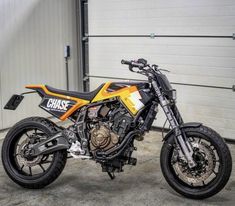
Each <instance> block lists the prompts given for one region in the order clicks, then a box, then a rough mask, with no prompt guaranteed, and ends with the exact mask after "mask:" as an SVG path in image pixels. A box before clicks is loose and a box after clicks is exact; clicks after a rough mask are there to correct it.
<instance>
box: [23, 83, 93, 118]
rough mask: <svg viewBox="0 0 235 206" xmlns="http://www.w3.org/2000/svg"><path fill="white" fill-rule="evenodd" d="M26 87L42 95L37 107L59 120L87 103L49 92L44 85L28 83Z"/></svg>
mask: <svg viewBox="0 0 235 206" xmlns="http://www.w3.org/2000/svg"><path fill="white" fill-rule="evenodd" d="M26 88H28V89H33V90H36V91H37V92H38V93H39V95H40V96H41V97H42V101H41V102H40V104H39V107H41V108H42V109H44V110H45V111H47V112H49V113H50V114H52V115H53V116H55V117H57V118H59V119H60V120H65V119H67V118H68V117H69V116H70V115H71V114H73V113H74V112H75V111H76V110H77V109H79V108H80V107H82V106H84V105H86V104H88V103H89V101H87V100H83V99H79V98H75V97H70V96H65V95H61V94H56V93H53V92H50V91H48V89H47V88H46V87H45V86H44V85H28V86H26Z"/></svg>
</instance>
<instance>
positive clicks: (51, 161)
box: [2, 117, 67, 189]
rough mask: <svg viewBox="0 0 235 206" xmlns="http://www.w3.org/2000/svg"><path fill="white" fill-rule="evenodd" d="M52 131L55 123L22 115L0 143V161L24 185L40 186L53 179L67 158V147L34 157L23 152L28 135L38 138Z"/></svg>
mask: <svg viewBox="0 0 235 206" xmlns="http://www.w3.org/2000/svg"><path fill="white" fill-rule="evenodd" d="M55 132H57V127H56V125H55V124H54V123H53V122H51V121H49V120H47V119H45V118H41V117H30V118H26V119H23V120H21V121H20V122H18V123H16V124H15V125H14V126H13V127H12V128H11V129H10V130H9V132H8V133H7V135H6V137H5V139H4V142H3V145H2V163H3V166H4V169H5V171H6V173H7V174H8V176H9V177H10V178H11V179H12V180H13V181H14V182H15V183H17V184H18V185H20V186H22V187H25V188H30V189H39V188H43V187H45V186H47V185H49V184H50V183H52V182H53V181H54V180H56V178H57V177H58V176H59V175H60V174H61V172H62V171H63V169H64V166H65V164H66V161H67V151H66V150H60V151H56V152H54V153H53V154H49V155H40V156H38V157H35V158H33V159H26V158H25V156H23V150H24V148H25V147H26V146H27V144H29V141H30V139H32V138H34V139H37V141H40V139H41V138H44V139H45V138H47V137H49V136H51V135H52V134H53V133H55ZM31 141H32V140H31Z"/></svg>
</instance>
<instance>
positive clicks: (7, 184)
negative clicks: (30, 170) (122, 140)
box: [0, 132, 235, 206]
mask: <svg viewBox="0 0 235 206" xmlns="http://www.w3.org/2000/svg"><path fill="white" fill-rule="evenodd" d="M1 144H2V141H0V146H1ZM161 145H162V143H161V136H160V134H159V133H157V132H150V133H149V134H147V135H146V137H145V140H144V141H143V142H137V144H136V146H137V147H138V151H137V152H135V154H134V156H136V157H137V158H138V163H137V166H125V167H124V172H123V173H119V174H117V176H116V179H115V180H112V181H111V180H110V178H109V177H108V175H107V174H106V173H102V172H101V168H100V166H99V164H96V163H95V162H93V161H90V160H75V159H69V160H68V163H67V165H66V167H65V169H64V171H63V173H62V175H61V176H60V177H59V178H58V179H57V180H56V181H55V182H54V183H53V184H51V185H50V186H48V187H46V188H44V189H41V190H28V189H23V188H21V187H19V186H18V185H16V184H14V183H13V182H12V181H11V180H10V179H9V178H8V177H7V175H6V173H5V172H4V170H3V167H2V164H0V182H1V187H0V205H1V206H3V205H4V206H12V205H19V206H29V205H34V206H45V205H47V206H50V205H53V206H54V205H56V206H62V205H63V206H70V205H71V206H77V205H87V206H88V205H96V206H99V205H100V206H106V205H108V206H110V205H126V206H127V205H153V206H156V205H234V202H235V172H234V171H233V172H232V176H231V178H230V180H229V183H228V184H227V186H226V187H225V189H223V190H222V191H221V192H220V193H219V194H217V195H216V196H214V197H211V198H209V199H206V200H202V201H196V200H190V199H186V198H184V197H182V196H180V195H178V194H177V193H176V192H174V191H173V190H172V189H171V188H170V187H169V186H168V185H167V183H166V181H165V179H164V178H163V176H162V173H161V169H160V163H159V153H160V149H161ZM230 149H231V151H232V155H233V159H235V146H234V145H230Z"/></svg>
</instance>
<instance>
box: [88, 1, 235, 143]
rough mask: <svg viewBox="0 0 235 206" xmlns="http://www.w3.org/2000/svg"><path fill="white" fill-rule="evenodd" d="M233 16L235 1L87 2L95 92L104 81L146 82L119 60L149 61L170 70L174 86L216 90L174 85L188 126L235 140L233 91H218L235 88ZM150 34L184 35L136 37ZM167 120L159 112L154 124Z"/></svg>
mask: <svg viewBox="0 0 235 206" xmlns="http://www.w3.org/2000/svg"><path fill="white" fill-rule="evenodd" d="M234 11H235V1H234V0H224V1H221V0H207V1H205V0H197V1H194V0H190V1H186V0H170V1H164V0H146V1H143V0H135V1H134V0H103V1H97V0H89V1H88V15H89V18H88V19H89V36H90V37H89V74H90V75H91V76H93V77H91V78H90V85H91V89H94V88H95V87H97V86H98V85H99V84H100V83H102V82H104V81H107V79H106V78H102V77H113V80H115V78H123V79H140V78H142V77H141V76H139V75H135V74H133V73H131V72H129V70H128V68H127V67H126V66H123V65H121V64H120V60H121V59H137V58H145V59H147V60H148V61H149V62H150V63H156V64H158V65H159V66H160V67H162V68H165V69H168V70H170V71H171V73H170V74H169V75H168V76H169V78H170V81H171V82H178V83H184V84H196V85H208V86H215V87H211V88H210V87H208V88H206V87H200V86H185V85H173V86H174V87H175V88H176V89H177V90H178V106H179V108H180V110H181V112H182V115H183V117H184V120H185V122H186V121H199V122H203V123H205V124H206V125H208V126H211V127H213V128H214V129H216V130H217V131H219V132H220V133H221V134H222V135H223V136H224V137H227V138H232V139H235V92H233V91H232V89H221V88H217V87H226V88H232V85H234V84H235V40H233V38H232V35H233V33H234V32H235V15H234ZM151 33H154V34H156V35H186V36H185V37H182V36H181V37H156V38H150V37H144V36H143V37H140V36H138V35H150V34H151ZM99 35H100V36H99ZM105 35H106V36H105ZM122 35H124V36H122ZM125 35H130V36H125ZM135 35H136V36H135ZM187 35H196V36H197V35H201V36H203V35H207V36H211V37H210V38H208V37H207V38H205V37H200V38H199V37H194V38H192V37H190V38H189V37H187ZM213 36H219V37H218V38H214V37H213ZM116 81H117V80H116ZM164 120H165V118H164V116H163V115H162V113H161V114H159V119H158V121H157V122H156V123H155V124H156V125H158V126H162V123H163V122H164Z"/></svg>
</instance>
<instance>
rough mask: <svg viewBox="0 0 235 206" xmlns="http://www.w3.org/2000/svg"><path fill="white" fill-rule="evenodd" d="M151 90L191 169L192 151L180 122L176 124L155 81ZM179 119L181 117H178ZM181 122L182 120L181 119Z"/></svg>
mask: <svg viewBox="0 0 235 206" xmlns="http://www.w3.org/2000/svg"><path fill="white" fill-rule="evenodd" d="M152 85H153V88H154V90H155V92H156V94H157V96H158V99H159V103H160V105H161V107H162V109H163V111H164V113H165V115H166V117H167V120H168V121H169V124H170V126H171V128H172V129H173V130H174V133H175V142H176V144H177V145H179V147H180V149H181V151H182V153H183V155H184V156H185V157H186V159H187V161H188V166H189V167H190V168H193V167H195V166H196V163H195V161H194V160H193V149H192V146H191V144H190V143H189V141H188V140H187V138H186V136H185V134H184V133H183V131H182V130H181V129H180V127H179V123H180V124H181V123H182V122H178V121H177V119H176V117H175V115H174V114H173V112H172V109H171V108H170V106H169V102H168V100H167V99H166V98H165V97H164V96H163V95H162V93H161V91H160V89H159V87H158V85H157V83H156V82H155V81H152ZM180 119H181V117H180ZM181 120H182V119H181Z"/></svg>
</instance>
